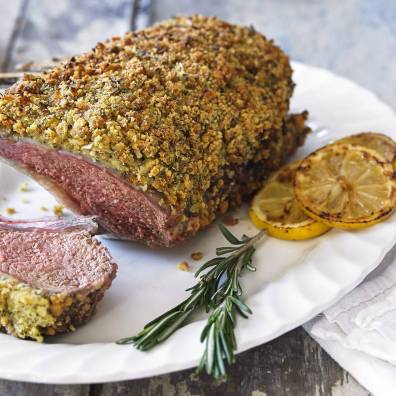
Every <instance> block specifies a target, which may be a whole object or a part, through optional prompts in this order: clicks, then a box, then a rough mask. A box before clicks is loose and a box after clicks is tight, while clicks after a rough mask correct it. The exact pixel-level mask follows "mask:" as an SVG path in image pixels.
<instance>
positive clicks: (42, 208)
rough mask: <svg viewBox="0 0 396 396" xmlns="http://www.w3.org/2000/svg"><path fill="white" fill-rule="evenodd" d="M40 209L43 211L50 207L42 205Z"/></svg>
mask: <svg viewBox="0 0 396 396" xmlns="http://www.w3.org/2000/svg"><path fill="white" fill-rule="evenodd" d="M40 210H41V211H42V212H48V208H47V207H46V206H42V207H41V208H40Z"/></svg>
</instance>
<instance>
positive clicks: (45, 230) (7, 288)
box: [0, 217, 117, 341]
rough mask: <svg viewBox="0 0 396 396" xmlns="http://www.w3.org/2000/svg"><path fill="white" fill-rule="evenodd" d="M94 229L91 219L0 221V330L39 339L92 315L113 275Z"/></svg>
mask: <svg viewBox="0 0 396 396" xmlns="http://www.w3.org/2000/svg"><path fill="white" fill-rule="evenodd" d="M96 230H97V226H96V223H95V222H94V221H93V219H92V218H83V217H80V218H74V219H71V220H63V219H42V220H28V221H11V220H8V219H3V218H0V325H1V330H2V331H5V332H6V333H8V334H12V335H14V336H16V337H20V338H30V339H34V340H37V341H42V340H43V337H44V336H46V335H54V334H56V333H60V332H66V331H73V330H74V329H75V328H76V327H77V326H79V325H80V324H82V323H85V322H86V321H88V320H89V319H90V318H91V317H92V315H93V314H94V312H95V308H96V305H97V303H98V302H99V301H100V300H101V299H102V297H103V295H104V292H105V291H106V290H107V289H108V288H109V287H110V286H111V283H112V280H113V279H114V278H115V276H116V271H117V265H116V264H115V263H114V262H113V260H112V258H111V256H110V253H109V252H108V250H107V249H106V248H105V247H104V246H103V245H101V243H100V242H99V241H98V240H97V239H95V238H93V236H92V235H93V233H95V232H96Z"/></svg>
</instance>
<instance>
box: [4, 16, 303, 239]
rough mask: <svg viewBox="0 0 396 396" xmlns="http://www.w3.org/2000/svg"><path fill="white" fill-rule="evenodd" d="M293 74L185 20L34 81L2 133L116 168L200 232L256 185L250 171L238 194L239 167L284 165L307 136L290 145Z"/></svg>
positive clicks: (103, 48) (280, 58) (13, 93)
mask: <svg viewBox="0 0 396 396" xmlns="http://www.w3.org/2000/svg"><path fill="white" fill-rule="evenodd" d="M291 75H292V70H291V67H290V64H289V59H288V57H287V56H286V55H285V54H284V53H283V52H282V51H281V50H280V49H279V48H278V47H277V46H275V45H274V44H273V42H272V41H271V40H268V39H266V38H265V37H264V36H262V35H261V34H259V33H256V32H255V31H254V30H253V29H252V28H246V27H240V26H235V25H231V24H229V23H226V22H223V21H221V20H219V19H217V18H214V17H203V16H199V15H194V16H191V17H175V18H173V19H171V20H169V21H165V22H162V23H160V24H157V25H154V26H153V27H151V28H149V29H145V30H142V31H138V32H133V33H132V32H130V33H127V34H126V35H125V36H124V37H122V38H119V37H114V38H112V39H111V40H110V41H108V42H106V43H104V44H103V43H98V44H97V45H96V47H95V48H94V49H93V50H92V51H91V52H88V53H86V54H84V55H81V56H77V57H73V58H71V59H69V60H68V61H66V62H65V63H64V64H63V65H61V66H58V67H56V68H55V69H53V70H52V71H50V72H47V73H43V74H40V75H26V76H25V77H24V78H23V80H22V81H21V82H19V83H18V84H16V85H15V86H14V87H12V88H11V89H9V90H8V91H7V92H6V93H5V94H4V95H3V96H2V97H1V98H0V127H1V128H2V130H3V133H6V134H7V135H8V136H13V137H18V138H32V139H34V140H35V141H37V142H40V143H43V144H45V145H48V146H51V147H53V148H56V149H62V150H66V151H70V152H73V153H78V154H82V155H84V156H86V157H89V158H90V159H92V160H94V161H97V162H99V163H101V164H103V165H105V166H108V167H109V168H111V169H113V170H115V171H116V172H117V173H119V174H121V175H122V176H124V178H125V179H126V180H128V181H129V182H130V184H131V185H132V186H134V187H135V188H136V187H137V188H139V189H141V190H143V191H148V192H153V193H155V194H156V195H157V196H158V195H159V196H160V200H159V204H160V205H161V206H163V207H166V208H169V210H170V213H171V214H177V215H180V216H181V222H183V221H185V222H186V220H188V221H187V222H188V230H187V232H188V233H194V232H195V231H196V230H198V229H199V228H202V227H204V226H206V225H208V224H209V223H211V222H212V221H213V219H214V218H215V216H216V213H217V212H222V213H223V212H225V211H226V210H227V209H228V207H229V206H234V205H236V204H238V203H239V202H240V200H241V196H242V195H243V193H249V192H251V191H253V190H254V189H256V188H257V187H258V183H259V180H254V179H253V175H256V176H261V177H262V175H263V171H261V172H258V171H252V172H253V173H251V175H252V176H251V177H250V176H249V175H248V177H247V181H245V184H246V186H247V190H246V191H244V192H240V191H239V189H238V188H237V187H236V184H238V183H240V182H241V181H239V180H238V178H240V177H241V172H240V170H241V169H244V167H246V165H247V164H249V166H250V167H251V168H252V169H255V168H257V167H259V166H263V164H265V165H268V163H270V164H273V165H274V166H273V167H274V168H276V167H277V166H279V163H280V161H281V159H282V158H284V156H285V155H287V154H288V153H289V152H290V151H291V149H294V148H295V147H292V145H291V143H290V142H293V143H295V142H297V141H298V139H299V137H298V136H297V135H298V134H299V136H300V137H301V136H304V134H305V132H306V131H305V132H304V133H303V131H304V128H303V129H301V130H299V131H296V136H289V139H290V142H289V143H288V142H286V140H285V139H287V136H288V135H287V134H286V133H285V125H286V121H285V120H286V117H287V113H288V109H289V98H290V97H291V95H292V91H293V82H292V79H291ZM300 141H301V138H300ZM287 144H288V145H289V146H291V147H290V148H289V149H287V148H285V145H286V146H287ZM248 182H249V183H250V184H248Z"/></svg>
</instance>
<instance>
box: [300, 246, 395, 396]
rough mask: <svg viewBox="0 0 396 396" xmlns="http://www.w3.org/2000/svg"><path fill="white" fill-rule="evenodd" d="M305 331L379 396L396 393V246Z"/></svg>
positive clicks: (307, 325) (308, 324)
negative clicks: (358, 283) (351, 289)
mask: <svg viewBox="0 0 396 396" xmlns="http://www.w3.org/2000/svg"><path fill="white" fill-rule="evenodd" d="M304 328H305V329H306V330H307V331H308V333H309V334H310V335H311V336H312V337H313V338H314V339H315V340H316V341H317V342H319V344H320V345H321V346H322V347H323V348H324V349H325V350H326V351H327V352H328V353H329V354H330V356H332V357H333V358H334V359H335V360H336V361H337V362H338V363H339V364H340V365H341V366H342V367H344V368H345V369H346V370H347V371H349V372H350V373H351V374H352V375H353V376H354V377H355V379H356V380H357V381H359V382H360V383H361V384H362V385H363V386H364V387H366V388H367V389H368V390H369V391H370V392H371V393H373V394H374V395H380V396H382V395H395V394H396V246H395V247H394V248H393V249H392V250H391V251H390V252H389V253H388V254H387V256H386V257H385V259H384V260H383V262H382V263H381V265H380V266H379V267H378V268H377V269H376V270H375V271H373V272H372V273H371V274H370V275H369V276H368V277H367V278H366V279H365V281H364V282H363V283H362V284H361V285H360V286H358V287H357V288H356V289H354V290H353V291H352V292H350V293H349V294H348V295H346V296H345V297H344V298H343V299H341V300H340V301H339V302H338V303H337V304H336V305H334V306H333V307H331V308H329V309H328V310H326V311H325V312H323V314H321V315H320V316H318V317H317V318H315V319H314V320H312V321H310V322H308V323H307V324H306V325H305V326H304Z"/></svg>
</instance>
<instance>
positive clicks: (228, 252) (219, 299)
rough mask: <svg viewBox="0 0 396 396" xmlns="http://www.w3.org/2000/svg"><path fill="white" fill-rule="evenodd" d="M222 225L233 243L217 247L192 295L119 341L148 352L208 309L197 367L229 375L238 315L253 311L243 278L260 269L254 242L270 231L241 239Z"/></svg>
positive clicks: (210, 372)
mask: <svg viewBox="0 0 396 396" xmlns="http://www.w3.org/2000/svg"><path fill="white" fill-rule="evenodd" d="M219 228H220V231H221V232H222V234H223V235H224V237H225V238H226V239H227V241H228V242H230V243H231V244H232V245H233V246H226V247H219V248H217V249H216V256H217V257H215V258H213V259H212V260H209V261H208V262H206V263H205V264H203V265H202V267H201V268H200V269H199V270H198V271H197V272H196V274H195V277H199V282H198V283H197V284H195V285H194V286H193V287H191V288H190V289H187V291H190V296H189V297H188V298H187V299H186V300H184V301H183V302H181V303H180V304H179V305H177V306H175V307H174V308H172V309H171V310H169V311H168V312H165V313H164V314H162V315H161V316H159V317H157V318H156V319H154V320H153V321H151V322H150V323H148V324H147V325H146V326H145V327H144V328H143V330H142V331H140V332H139V333H138V334H137V335H135V336H133V337H127V338H123V339H121V340H118V341H117V344H122V345H124V344H133V345H135V347H136V348H138V349H140V350H142V351H147V350H149V349H151V348H153V347H154V346H156V345H158V344H159V343H161V342H162V341H164V340H166V339H167V338H168V337H169V336H171V335H172V334H173V333H174V332H175V331H176V330H177V329H179V328H180V327H182V326H184V325H185V324H186V322H187V320H188V319H189V318H190V316H191V315H192V313H193V312H195V311H197V310H198V309H205V311H206V312H210V314H209V317H208V320H207V324H206V326H205V328H204V329H203V331H202V333H201V342H204V343H205V350H204V353H203V356H202V359H201V362H200V364H199V366H198V369H197V370H198V372H202V371H204V370H205V371H206V372H207V373H208V374H210V375H213V376H214V377H221V376H224V375H225V374H226V367H225V364H228V365H229V364H231V363H233V362H234V361H235V357H234V351H235V350H236V347H237V345H236V339H235V333H234V329H235V325H236V318H237V314H239V315H241V316H243V317H244V318H247V317H248V316H249V315H250V314H251V313H252V312H251V310H250V308H249V307H248V306H247V305H246V304H244V303H243V301H242V300H241V296H242V288H241V285H240V282H239V277H240V275H241V273H242V272H243V270H245V269H247V270H249V271H255V270H256V268H255V267H254V266H253V265H252V257H253V254H254V252H255V247H254V245H255V244H256V243H257V242H258V241H259V240H261V239H262V238H263V237H264V235H266V232H265V231H264V230H263V231H260V232H259V233H258V234H256V235H255V236H254V237H252V238H249V237H247V236H246V235H244V236H243V237H242V239H238V238H236V237H235V236H234V235H233V234H232V233H231V232H230V231H229V230H228V229H227V228H226V227H225V226H224V225H223V224H220V225H219Z"/></svg>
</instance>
